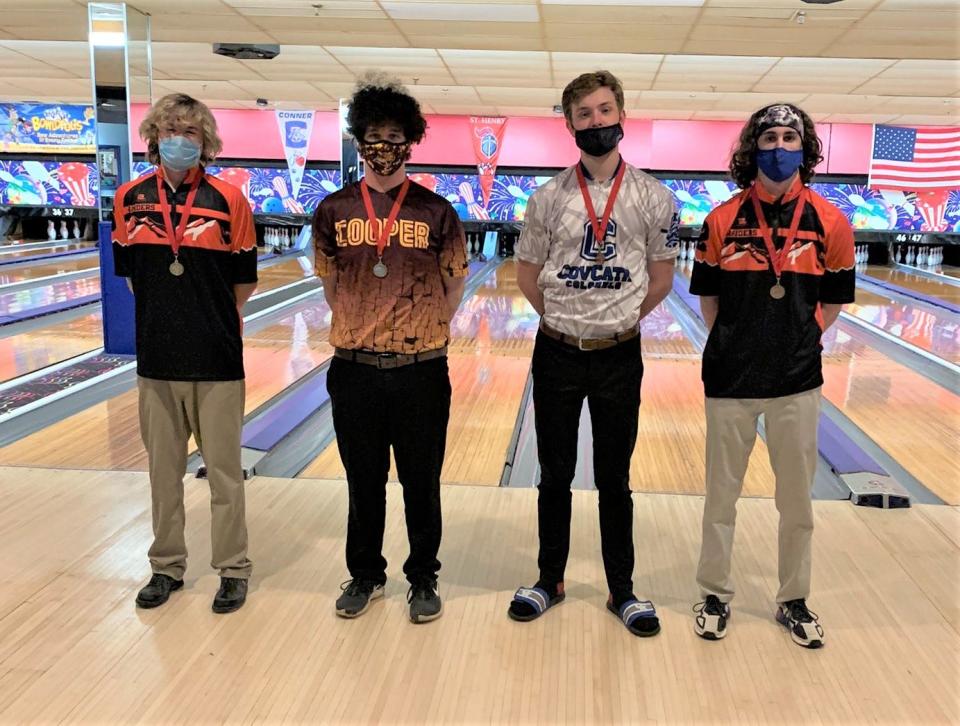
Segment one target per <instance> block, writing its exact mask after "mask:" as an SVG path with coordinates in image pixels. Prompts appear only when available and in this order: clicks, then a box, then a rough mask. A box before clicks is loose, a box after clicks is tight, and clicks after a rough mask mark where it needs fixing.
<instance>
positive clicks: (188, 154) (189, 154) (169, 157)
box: [158, 136, 200, 171]
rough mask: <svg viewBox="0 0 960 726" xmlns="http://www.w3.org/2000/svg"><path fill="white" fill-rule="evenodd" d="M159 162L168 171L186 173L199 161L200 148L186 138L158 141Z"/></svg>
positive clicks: (172, 137) (173, 137)
mask: <svg viewBox="0 0 960 726" xmlns="http://www.w3.org/2000/svg"><path fill="white" fill-rule="evenodd" d="M158 146H159V149H160V161H162V162H163V165H164V166H165V167H167V168H168V169H169V170H170V171H188V170H190V169H192V168H193V167H195V166H196V165H197V164H198V163H199V161H200V147H199V146H198V145H197V144H196V143H194V142H193V141H191V140H190V139H188V138H187V137H186V136H171V137H170V138H168V139H160V142H159V144H158Z"/></svg>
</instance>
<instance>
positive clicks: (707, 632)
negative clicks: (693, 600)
mask: <svg viewBox="0 0 960 726" xmlns="http://www.w3.org/2000/svg"><path fill="white" fill-rule="evenodd" d="M693 612H695V613H696V614H697V617H696V619H695V620H694V625H693V629H694V631H695V632H696V634H697V635H699V636H700V637H701V638H703V639H704V640H720V639H721V638H725V637H726V635H727V620H729V619H730V606H729V605H728V604H727V603H724V602H720V598H718V597H717V596H716V595H707V599H706V600H705V601H704V602H701V603H697V604H696V605H694V606H693Z"/></svg>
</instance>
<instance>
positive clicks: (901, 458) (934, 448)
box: [823, 291, 960, 504]
mask: <svg viewBox="0 0 960 726" xmlns="http://www.w3.org/2000/svg"><path fill="white" fill-rule="evenodd" d="M858 295H859V291H858ZM823 346H824V356H823V378H824V387H823V395H824V397H825V398H826V399H827V400H828V401H830V402H831V403H832V404H833V405H834V406H836V407H837V408H839V409H840V410H841V411H843V413H844V414H845V415H846V416H847V418H849V419H850V420H851V421H852V422H853V423H854V424H856V425H857V426H858V427H859V428H860V429H861V430H862V431H863V432H864V433H866V434H867V436H869V437H870V438H871V439H873V440H874V441H875V442H876V443H877V444H878V445H879V446H880V447H881V448H882V449H884V450H885V451H887V452H888V453H890V454H892V455H893V456H894V458H895V459H896V460H897V462H898V463H899V464H900V465H901V466H903V467H904V468H905V469H907V471H909V472H910V473H911V474H912V475H913V476H915V477H916V478H917V479H918V480H919V481H920V482H921V483H922V484H923V485H924V486H925V487H927V489H929V490H930V491H932V492H933V493H935V494H936V495H937V496H939V497H940V498H941V499H943V500H944V501H946V502H949V503H950V504H960V461H958V458H957V455H956V453H957V447H958V443H960V397H958V396H957V395H956V394H954V393H952V392H951V391H949V390H947V389H946V388H943V387H942V386H940V385H938V384H936V383H934V382H933V381H931V380H930V379H928V378H927V377H925V376H923V375H922V374H920V373H917V372H915V371H912V370H910V369H909V368H908V367H906V366H904V365H902V364H900V363H898V362H896V361H895V360H893V359H892V358H889V357H887V356H886V355H884V354H882V353H880V352H879V351H877V350H876V349H875V348H872V347H871V346H870V339H869V337H868V336H867V335H866V334H864V333H863V332H862V331H860V330H859V329H858V328H857V327H856V326H854V325H852V324H850V323H847V322H845V321H843V320H841V321H839V322H838V323H837V324H836V325H835V326H834V327H833V328H831V329H830V330H828V331H827V333H826V334H825V335H824V339H823ZM950 452H953V453H952V454H951V453H950Z"/></svg>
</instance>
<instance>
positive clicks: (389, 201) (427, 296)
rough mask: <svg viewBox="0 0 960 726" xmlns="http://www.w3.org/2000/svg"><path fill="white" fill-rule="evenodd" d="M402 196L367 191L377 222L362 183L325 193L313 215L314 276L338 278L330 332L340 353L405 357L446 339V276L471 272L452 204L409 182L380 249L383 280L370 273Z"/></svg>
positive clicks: (438, 345)
mask: <svg viewBox="0 0 960 726" xmlns="http://www.w3.org/2000/svg"><path fill="white" fill-rule="evenodd" d="M399 193H400V185H398V186H396V187H394V188H393V189H390V190H389V191H388V192H387V193H385V194H384V193H382V192H378V191H376V190H375V189H373V188H370V198H371V200H372V202H373V209H374V212H375V213H376V216H377V217H378V218H379V220H380V222H379V223H378V224H376V225H371V224H370V223H369V221H368V220H367V212H366V208H365V207H364V204H363V197H362V196H361V193H360V184H359V183H356V184H351V185H349V186H347V187H344V188H343V189H341V190H340V191H338V192H335V193H333V194H331V195H330V196H328V197H327V198H326V199H324V200H323V202H321V203H320V206H319V207H318V208H317V211H316V213H315V214H314V219H313V240H314V245H315V246H316V252H317V254H316V269H317V274H318V275H319V276H321V277H325V276H328V275H330V274H332V273H333V272H336V273H337V290H336V293H337V295H336V305H335V306H334V310H333V323H332V326H331V331H330V343H331V344H332V345H334V346H336V347H337V348H347V349H350V350H371V351H376V352H378V353H408V354H409V353H422V352H424V351H428V350H434V349H436V348H442V347H443V346H445V345H447V343H448V342H449V338H450V316H449V313H448V311H447V298H446V294H445V292H444V285H443V278H444V277H447V278H451V277H464V276H466V274H467V271H468V267H467V245H466V240H465V238H464V234H463V226H462V225H461V224H460V219H459V217H457V213H456V211H455V210H454V208H453V207H452V206H451V205H450V202H448V201H447V200H446V199H444V198H443V197H441V196H439V195H437V194H434V193H433V192H431V191H430V190H429V189H427V188H425V187H423V186H420V185H419V184H417V183H416V182H410V188H409V190H408V191H407V196H406V199H405V200H404V202H403V206H402V207H401V209H400V213H399V214H398V216H397V219H396V221H395V222H394V224H393V227H392V229H391V230H390V236H389V238H388V239H387V245H386V247H385V248H384V251H383V263H384V264H385V265H386V266H387V276H386V277H384V278H378V277H376V276H375V275H374V274H373V267H374V265H375V264H377V238H378V236H379V232H380V225H381V224H385V223H386V219H387V217H388V216H389V214H390V210H391V208H392V207H393V202H394V200H395V199H396V197H397V195H398V194H399Z"/></svg>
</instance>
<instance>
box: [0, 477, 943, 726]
mask: <svg viewBox="0 0 960 726" xmlns="http://www.w3.org/2000/svg"><path fill="white" fill-rule="evenodd" d="M0 481H2V482H3V486H2V487H0V530H2V531H3V532H4V533H5V534H6V535H7V536H4V537H3V538H0V685H2V687H0V722H3V723H10V724H13V723H62V722H73V723H90V724H93V723H98V724H108V723H126V722H132V721H138V722H146V723H151V722H157V723H159V722H163V723H175V722H190V723H228V722H229V723H240V722H243V723H271V724H280V723H291V724H294V723H299V724H305V723H350V724H359V723H383V724H391V723H392V724H439V723H489V724H517V723H530V724H560V723H588V724H615V723H621V724H623V723H630V724H634V723H654V722H656V723H703V724H707V723H751V724H761V723H763V724H767V723H771V724H773V723H777V724H780V723H783V724H786V723H789V724H798V725H799V724H825V723H830V724H864V723H891V724H921V723H923V724H933V723H938V724H946V723H957V722H958V721H960V700H958V691H957V689H956V683H957V676H958V662H957V653H958V652H960V632H958V625H957V623H958V612H957V603H958V600H957V597H956V576H957V574H958V572H960V543H958V542H957V541H956V540H955V539H953V540H951V539H950V537H949V536H948V535H947V534H945V533H944V532H945V531H947V532H949V531H952V532H954V533H955V532H957V531H960V514H958V512H957V510H956V509H951V508H947V507H930V506H923V505H920V506H917V507H914V508H912V509H909V510H900V511H897V512H889V511H882V510H872V509H867V508H862V507H853V506H851V505H850V504H849V503H847V502H814V505H813V511H814V518H815V535H814V538H813V560H814V563H815V565H814V567H815V590H814V592H813V594H812V597H811V599H810V604H811V606H812V607H813V608H814V609H815V610H816V611H817V612H818V613H819V615H820V618H821V622H822V623H823V624H824V627H825V630H826V634H827V639H828V643H827V647H825V648H824V649H822V650H820V651H817V652H816V653H810V652H808V651H805V650H804V649H802V648H799V647H797V646H796V645H794V644H793V643H792V642H791V641H790V638H789V636H788V634H787V633H786V631H785V630H784V629H783V628H781V627H780V626H778V625H777V624H776V623H775V622H774V621H773V617H772V613H773V610H774V606H775V605H774V597H775V594H776V590H777V562H776V549H777V512H776V509H775V505H774V503H773V502H772V501H770V500H768V499H746V500H744V501H741V502H740V504H739V515H738V525H739V526H738V531H737V541H736V546H735V548H734V553H733V575H734V578H735V580H736V582H737V586H738V590H737V598H736V600H735V601H734V605H733V608H734V611H735V616H734V620H733V621H732V622H733V624H732V626H731V627H733V628H735V630H733V631H732V633H731V637H728V638H726V639H725V640H724V641H723V643H722V644H715V643H704V642H703V641H702V640H700V639H699V638H697V636H696V635H695V634H694V632H693V621H692V614H691V612H690V606H691V605H692V604H693V603H694V602H696V601H697V599H698V593H697V588H696V584H695V582H694V572H695V568H696V562H697V554H698V549H699V540H700V511H701V509H702V506H703V501H702V499H701V498H700V497H690V496H677V495H660V496H643V495H638V496H636V497H635V498H634V502H635V511H636V517H637V520H638V521H637V526H636V531H637V543H638V547H637V563H636V570H635V575H634V577H635V582H636V589H637V593H638V594H640V595H641V596H642V597H649V598H651V599H652V600H653V601H654V602H655V603H656V604H657V608H658V613H659V615H660V618H661V622H662V625H663V633H662V634H661V635H659V636H657V637H656V638H651V639H647V640H644V641H640V640H638V639H637V638H634V637H633V636H631V635H629V634H628V633H627V632H626V631H625V630H624V628H623V626H622V625H621V624H620V623H619V622H618V621H617V620H616V619H615V618H614V617H612V616H611V615H610V614H609V613H608V612H607V611H606V610H605V606H604V603H605V599H606V587H605V581H604V575H603V568H602V563H601V559H600V556H599V535H598V531H597V530H598V527H597V521H596V519H597V518H596V507H597V504H596V501H597V499H596V496H597V495H596V493H594V492H582V491H575V492H573V497H572V510H573V518H574V522H575V524H574V526H573V528H572V531H571V556H570V561H569V565H568V568H567V600H566V602H565V603H564V605H563V607H560V608H557V609H556V610H554V611H551V612H550V613H549V614H548V615H547V616H545V617H544V618H541V619H540V620H538V621H536V622H534V623H529V624H517V623H514V622H513V621H511V620H509V619H508V618H507V617H506V613H505V610H506V608H507V603H508V602H509V600H510V597H511V596H512V593H513V591H514V590H515V589H516V587H517V585H518V584H520V583H523V582H527V581H528V580H529V577H530V575H531V573H533V572H535V571H536V562H535V558H536V496H537V495H536V492H535V491H533V490H527V489H520V490H512V489H491V488H486V487H449V488H447V489H446V490H445V492H444V505H445V507H444V515H445V528H444V539H443V544H442V546H441V550H440V560H441V561H442V563H443V568H442V569H441V571H440V583H439V591H440V595H441V597H442V598H443V599H444V614H443V617H442V618H440V619H439V620H437V621H436V622H435V623H431V624H430V625H427V626H422V627H412V626H411V625H410V623H409V621H408V619H407V617H406V609H407V604H406V598H405V596H404V594H405V592H406V583H405V582H403V574H402V572H401V563H402V562H403V560H404V558H405V556H406V554H407V548H408V545H407V540H406V536H405V534H404V523H403V503H402V499H401V493H400V491H399V489H398V488H397V487H389V488H388V493H387V508H386V537H385V541H384V545H385V547H384V554H385V556H386V557H387V559H388V562H389V563H390V564H389V567H388V575H389V578H390V579H389V581H388V583H387V587H386V597H385V598H384V599H383V600H382V601H380V602H378V603H377V604H375V605H374V606H373V607H372V608H371V609H370V611H369V612H368V613H366V614H365V615H364V616H363V617H362V618H358V619H356V620H343V619H338V618H336V617H335V616H334V614H333V601H334V598H335V597H336V596H337V595H339V594H340V589H339V584H340V582H342V581H343V579H344V578H345V569H344V565H343V542H344V522H345V521H346V513H347V493H346V487H345V485H344V484H343V483H342V482H329V483H326V482H325V483H324V484H323V485H322V486H318V483H317V482H313V481H299V480H282V479H267V478H263V477H257V478H256V479H255V480H254V481H253V482H251V484H250V485H249V487H248V489H247V521H248V526H249V530H250V541H251V552H250V555H251V558H252V559H253V561H254V574H253V579H252V582H251V592H250V596H249V599H248V601H247V604H246V606H245V607H244V608H243V609H241V610H240V611H238V612H237V613H235V614H232V615H229V616H222V615H220V616H218V615H215V614H213V613H212V612H211V611H210V602H211V599H212V598H213V594H214V592H215V591H216V589H217V586H218V584H219V580H218V578H217V576H216V573H214V572H212V571H211V570H210V568H209V567H208V565H207V563H208V562H209V561H210V540H209V531H210V505H209V492H208V487H207V484H206V483H205V482H198V481H195V480H193V479H187V481H186V485H185V489H186V520H187V530H186V537H187V546H188V550H189V552H190V567H189V569H188V571H187V575H186V578H185V579H186V586H185V587H184V589H183V590H182V591H180V592H177V593H174V594H173V596H172V597H171V599H170V602H169V603H167V604H166V605H164V606H163V607H161V608H158V609H155V610H138V609H136V608H135V607H134V605H133V598H134V596H135V594H136V592H137V590H138V589H139V588H140V587H141V586H142V585H143V583H144V582H145V581H146V579H147V576H148V575H149V567H148V565H147V558H146V552H147V548H148V547H149V545H150V542H151V539H152V534H151V527H150V500H149V493H148V491H149V485H148V482H147V477H146V475H145V474H130V473H117V472H80V471H62V472H57V471H49V470H36V471H34V470H22V469H21V470H0ZM78 483H81V484H82V486H78ZM941 522H942V525H941V524H940V523H941ZM279 532H282V533H283V534H282V536H278V533H279ZM865 601H867V602H870V603H873V604H874V606H873V607H866V608H865V607H863V606H862V605H863V603H864V602H865ZM425 655H426V656H427V657H428V660H429V662H430V663H431V667H424V656H425ZM868 684H869V685H868Z"/></svg>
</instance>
